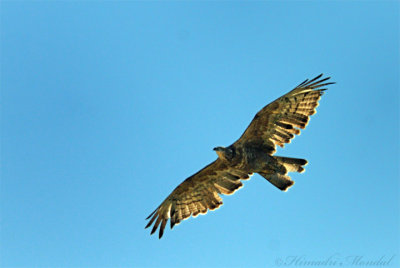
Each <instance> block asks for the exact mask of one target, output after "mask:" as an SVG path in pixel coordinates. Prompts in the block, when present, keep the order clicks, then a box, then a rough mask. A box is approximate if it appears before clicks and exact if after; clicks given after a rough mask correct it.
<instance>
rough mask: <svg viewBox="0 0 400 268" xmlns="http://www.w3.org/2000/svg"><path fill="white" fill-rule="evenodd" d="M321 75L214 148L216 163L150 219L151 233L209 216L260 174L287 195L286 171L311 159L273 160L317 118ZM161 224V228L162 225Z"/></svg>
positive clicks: (177, 190) (181, 187)
mask: <svg viewBox="0 0 400 268" xmlns="http://www.w3.org/2000/svg"><path fill="white" fill-rule="evenodd" d="M321 76H322V75H320V76H318V77H316V78H314V79H312V80H311V81H308V80H306V81H304V82H303V83H301V84H300V85H298V86H297V87H296V88H295V89H293V90H292V91H290V92H289V93H287V94H285V95H284V96H282V97H280V98H278V99H277V100H275V101H273V102H272V103H270V104H269V105H267V106H265V107H264V108H263V109H261V110H260V111H259V112H258V113H257V114H256V116H255V117H254V119H253V120H252V122H251V123H250V125H249V126H248V128H247V129H246V131H245V132H244V133H243V134H242V136H241V137H240V138H239V139H238V140H237V141H236V142H234V143H233V144H232V145H230V146H228V147H226V148H225V147H216V148H214V150H215V151H216V153H217V155H218V159H217V160H215V161H214V162H212V163H211V164H209V165H208V166H206V167H205V168H203V169H202V170H200V171H199V172H197V173H196V174H194V175H192V176H190V177H189V178H187V179H186V180H185V181H184V182H182V183H181V184H180V185H179V186H178V187H177V188H175V190H174V191H173V192H172V193H171V194H170V195H169V196H168V197H167V198H166V199H165V200H164V202H162V203H161V205H160V206H159V207H158V208H157V209H156V210H155V211H154V212H153V213H152V214H150V216H149V217H148V218H147V219H149V218H151V219H150V222H149V223H148V224H147V226H146V228H147V227H150V226H151V225H152V224H153V222H154V227H153V229H152V231H151V233H154V232H155V231H156V230H157V228H158V227H159V226H160V233H159V237H160V238H161V236H162V235H163V232H164V228H165V225H166V223H167V221H168V219H170V223H171V228H173V226H174V225H175V224H178V223H180V221H182V220H184V219H186V218H188V217H189V216H191V215H192V216H194V217H195V216H197V215H198V214H205V213H206V212H207V210H214V209H216V208H218V207H219V206H220V205H221V204H222V199H221V197H220V194H232V193H234V192H235V191H236V190H237V189H239V188H240V187H242V186H243V184H242V182H241V180H247V179H249V176H251V175H252V174H253V173H258V174H260V175H261V176H263V177H264V178H265V179H266V180H268V181H269V182H271V183H272V184H273V185H274V186H276V187H277V188H279V189H280V190H282V191H286V190H287V189H288V188H289V187H291V186H292V185H293V184H294V182H293V181H292V180H291V178H290V177H289V176H287V173H288V172H303V171H304V167H303V166H304V165H306V164H307V160H305V159H299V158H290V157H280V156H274V153H275V152H276V148H275V147H276V145H279V146H281V147H283V146H284V144H285V143H289V142H290V140H291V139H292V138H293V137H294V135H295V134H297V135H298V134H300V129H304V128H305V127H306V125H307V123H308V120H309V116H310V115H312V114H314V113H315V108H316V107H317V106H318V100H319V99H320V97H321V96H322V94H323V91H324V90H325V89H324V88H321V87H323V86H326V85H329V84H333V83H329V82H328V83H323V82H324V81H326V80H328V79H329V77H328V78H324V79H321V80H318V79H319V78H321ZM160 224H161V225H160Z"/></svg>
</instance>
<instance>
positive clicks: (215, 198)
mask: <svg viewBox="0 0 400 268" xmlns="http://www.w3.org/2000/svg"><path fill="white" fill-rule="evenodd" d="M249 175H251V174H248V173H246V172H244V171H239V170H235V169H232V168H231V167H228V166H227V165H226V164H225V163H223V162H222V161H221V160H220V159H217V160H216V161H214V162H213V163H211V164H210V165H208V166H207V167H205V168H204V169H202V170H200V171H199V172H198V173H196V174H194V175H193V176H191V177H189V178H187V179H186V180H185V181H184V182H182V183H181V184H180V185H179V186H178V187H176V188H175V190H174V191H173V192H172V193H171V194H170V195H169V196H168V197H167V198H166V199H165V200H164V202H162V203H161V205H160V206H159V207H158V208H157V209H156V210H155V211H154V212H153V213H151V214H150V215H149V217H147V219H150V221H149V223H148V224H147V225H146V228H148V227H150V226H151V225H152V224H153V223H154V226H153V228H152V230H151V234H153V233H154V232H155V231H156V230H157V229H158V227H160V228H159V229H160V230H159V238H161V237H162V236H163V234H164V229H165V226H166V224H167V222H168V220H170V227H171V229H172V228H173V227H174V226H175V225H176V224H179V223H180V222H181V221H182V220H185V219H187V218H189V217H190V216H193V217H195V216H197V215H199V214H205V213H207V211H208V210H214V209H217V208H218V207H220V206H221V205H222V198H221V197H220V196H219V194H233V193H234V192H235V191H236V190H237V189H239V188H241V187H242V186H243V184H242V183H241V181H240V180H245V179H248V178H249Z"/></svg>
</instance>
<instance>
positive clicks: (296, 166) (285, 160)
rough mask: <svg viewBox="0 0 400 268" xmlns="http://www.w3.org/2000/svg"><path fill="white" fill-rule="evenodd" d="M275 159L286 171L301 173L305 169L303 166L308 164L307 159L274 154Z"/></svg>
mask: <svg viewBox="0 0 400 268" xmlns="http://www.w3.org/2000/svg"><path fill="white" fill-rule="evenodd" d="M275 159H276V160H278V163H279V164H282V165H283V166H284V167H285V168H286V170H287V172H299V173H302V172H304V170H305V169H304V167H303V166H305V165H307V164H308V162H307V160H305V159H300V158H291V157H282V156H275Z"/></svg>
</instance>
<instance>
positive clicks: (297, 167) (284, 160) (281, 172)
mask: <svg viewBox="0 0 400 268" xmlns="http://www.w3.org/2000/svg"><path fill="white" fill-rule="evenodd" d="M274 158H275V160H277V162H276V163H274V164H273V165H272V166H271V167H273V168H271V169H268V170H266V171H265V172H259V173H258V174H260V175H261V176H263V177H264V178H265V179H266V180H267V181H269V182H270V183H272V184H273V185H274V186H276V187H277V188H278V189H280V190H282V191H287V189H289V188H290V187H291V186H293V184H294V181H292V180H291V179H290V177H289V176H287V175H286V174H287V173H288V172H299V173H302V172H304V167H303V166H305V165H307V163H308V162H307V160H305V159H299V158H290V157H280V156H274Z"/></svg>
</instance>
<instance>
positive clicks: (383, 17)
mask: <svg viewBox="0 0 400 268" xmlns="http://www.w3.org/2000/svg"><path fill="white" fill-rule="evenodd" d="M399 56H400V55H399V3H398V2H396V1H392V2H390V1H387V2H380V1H376V2H373V1H369V2H361V1H354V2H344V1H335V2H320V3H317V2H294V1H291V2H277V1H276V2H228V1H224V2H208V1H207V2H197V3H190V2H180V1H176V2H126V1H121V2H117V3H112V2H83V1H75V2H66V1H63V2H55V3H49V2H45V1H40V2H27V1H26V2H24V1H20V2H11V1H3V2H2V3H1V197H0V198H1V248H0V254H1V255H0V264H1V265H2V266H3V267H235V266H238V267H249V266H252V267H271V266H274V265H275V266H279V264H281V262H280V261H286V264H287V265H286V266H296V264H295V263H290V258H292V259H293V258H295V257H296V258H300V259H301V258H303V260H305V261H318V260H320V261H323V260H327V259H329V258H331V259H332V260H336V261H337V262H338V263H339V262H342V263H343V264H344V265H351V264H353V266H356V264H357V263H353V262H352V261H353V260H354V259H355V256H361V261H374V260H379V259H380V258H381V257H383V259H390V258H392V257H393V256H394V257H393V259H392V260H391V261H390V263H389V264H390V265H391V266H393V267H395V266H396V265H398V264H399V258H400V254H399V247H400V246H399V237H400V231H399V229H398V226H400V221H399V177H400V176H399V167H398V163H399V59H400V57H399ZM321 72H323V73H325V74H326V75H329V76H332V80H333V81H336V82H337V84H336V85H333V86H330V89H329V90H328V91H327V92H326V94H325V95H324V96H323V98H322V100H321V102H320V106H319V107H318V113H317V114H316V115H314V116H313V117H312V118H311V122H310V124H309V125H308V127H307V129H306V130H305V131H302V134H301V135H300V136H298V137H296V138H295V139H294V140H293V141H292V143H291V144H289V145H287V146H286V148H285V149H284V150H279V151H278V153H277V154H278V155H284V156H292V157H301V158H306V159H308V161H309V165H308V166H307V168H306V172H305V173H303V174H293V176H292V178H293V179H294V180H295V181H296V184H295V185H294V187H292V188H291V189H290V190H289V191H288V192H286V193H283V192H280V191H279V190H277V189H276V188H274V187H273V186H272V185H271V184H269V183H268V182H267V181H265V180H264V179H263V178H261V177H260V176H258V175H255V176H253V177H252V179H251V180H250V181H247V182H245V186H244V187H243V188H242V189H241V190H239V191H238V192H237V193H235V194H234V195H232V196H228V197H224V205H223V206H222V207H221V208H220V209H218V210H216V211H213V212H210V213H208V214H207V215H205V216H199V217H197V218H195V219H192V218H191V219H189V220H187V221H184V222H182V223H181V224H180V225H179V226H176V227H175V228H174V230H173V231H171V230H170V229H169V228H168V229H167V230H166V232H165V234H164V237H163V238H162V239H161V240H159V239H158V238H157V237H156V236H149V230H148V229H146V230H144V226H145V225H146V221H145V220H144V219H145V217H146V216H147V215H148V214H149V213H150V212H152V211H153V210H154V209H155V208H156V207H157V206H158V205H159V204H160V202H161V201H163V200H164V198H165V197H166V196H167V195H168V194H169V193H170V192H171V191H172V190H173V189H174V188H175V187H176V186H177V185H178V184H179V183H180V182H182V181H183V180H184V179H185V178H186V177H188V176H190V175H191V174H193V173H195V172H197V171H198V170H199V169H201V168H203V167H204V166H205V165H207V164H208V163H210V162H211V161H213V160H214V159H215V158H216V154H215V152H213V151H212V148H213V147H215V146H226V145H230V144H231V143H232V142H234V141H235V140H236V139H237V138H238V137H239V136H240V135H241V134H242V132H243V131H244V129H245V128H246V127H247V125H248V124H249V123H250V121H251V119H252V118H253V116H254V115H255V113H256V112H257V111H258V110H259V109H261V108H262V107H263V106H264V105H266V104H268V103H269V102H270V101H272V100H274V99H275V98H277V97H279V96H281V95H282V94H284V93H286V92H287V91H289V90H291V89H292V88H293V87H294V86H295V85H297V84H298V83H300V82H302V81H303V80H304V79H306V78H312V77H314V76H316V75H318V74H319V73H321ZM359 264H360V261H359V262H358V264H357V265H358V266H359ZM297 266H299V264H297ZM303 266H304V265H303Z"/></svg>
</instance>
